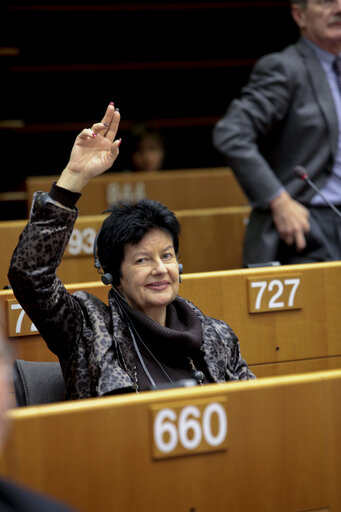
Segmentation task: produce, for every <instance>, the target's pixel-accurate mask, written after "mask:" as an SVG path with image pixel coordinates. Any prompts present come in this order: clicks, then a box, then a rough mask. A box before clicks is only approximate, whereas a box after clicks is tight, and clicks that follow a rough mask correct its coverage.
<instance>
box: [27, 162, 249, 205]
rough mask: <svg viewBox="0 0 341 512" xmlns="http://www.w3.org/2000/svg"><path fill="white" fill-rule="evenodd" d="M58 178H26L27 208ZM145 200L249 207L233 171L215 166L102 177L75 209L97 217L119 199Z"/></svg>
mask: <svg viewBox="0 0 341 512" xmlns="http://www.w3.org/2000/svg"><path fill="white" fill-rule="evenodd" d="M57 178H58V177H57V176H36V177H35V176H32V177H29V178H27V179H26V190H27V196H28V208H29V209H30V206H31V201H32V196H33V193H34V192H35V191H37V190H43V191H46V192H48V191H49V190H50V187H51V184H52V182H53V181H55V180H56V179H57ZM144 197H148V198H149V199H156V200H157V201H161V203H164V204H165V205H166V206H168V208H170V209H171V210H185V209H193V208H216V207H220V206H241V205H246V204H248V201H247V199H246V197H245V195H244V193H243V191H242V189H241V188H240V186H239V184H238V182H237V180H236V178H235V177H234V174H233V173H232V171H231V170H230V169H229V168H228V167H218V168H212V169H185V170H179V171H159V172H148V173H107V174H103V175H102V176H98V177H97V178H94V179H93V180H92V181H91V183H89V184H88V185H87V186H86V187H85V189H84V190H83V193H82V197H81V199H80V200H79V202H78V203H77V206H78V208H79V211H80V213H81V215H96V214H99V213H102V212H103V211H104V210H106V209H107V208H108V207H109V206H110V205H111V204H113V203H114V202H116V201H118V200H122V199H124V200H138V199H142V198H144ZM28 211H29V210H28Z"/></svg>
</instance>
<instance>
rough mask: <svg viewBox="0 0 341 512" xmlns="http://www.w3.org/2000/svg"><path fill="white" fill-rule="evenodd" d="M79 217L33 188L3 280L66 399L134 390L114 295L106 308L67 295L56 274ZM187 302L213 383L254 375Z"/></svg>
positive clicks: (219, 328)
mask: <svg viewBox="0 0 341 512" xmlns="http://www.w3.org/2000/svg"><path fill="white" fill-rule="evenodd" d="M76 218H77V210H76V209H73V210H71V209H69V208H66V207H61V206H60V205H57V204H55V203H54V202H53V201H52V200H51V199H50V197H49V195H48V194H46V193H37V194H36V195H35V200H34V204H33V208H32V212H31V218H30V220H29V222H28V224H27V225H26V227H25V229H24V231H23V233H22V234H21V236H20V239H19V243H18V246H17V247H16V249H15V251H14V253H13V256H12V260H11V264H10V269H9V274H8V277H9V280H10V283H11V285H12V287H13V291H14V294H15V296H16V298H17V300H18V301H19V303H20V304H21V305H22V307H23V309H24V310H25V311H26V313H27V314H28V315H29V317H30V318H31V320H32V321H33V322H34V324H35V325H36V327H37V328H38V330H39V332H40V334H41V335H42V337H43V338H44V340H45V341H46V343H47V345H48V347H49V348H50V350H52V352H54V353H55V354H56V355H57V356H58V358H59V361H60V364H61V367H62V371H63V375H64V380H65V389H66V398H67V399H78V398H87V397H93V396H103V395H106V394H113V393H120V392H126V391H133V390H134V389H135V388H136V386H135V380H134V375H135V373H134V369H135V362H134V349H133V345H132V341H131V337H130V335H129V331H128V327H127V325H126V324H125V322H124V320H123V319H122V317H121V314H120V311H119V310H118V309H117V306H116V305H115V302H114V300H113V296H112V292H109V301H108V304H109V305H106V304H105V303H104V302H102V301H101V300H100V299H98V298H97V297H95V296H93V295H91V294H89V293H87V292H84V291H80V292H75V293H74V294H72V295H71V294H69V292H67V290H66V289H65V287H64V286H63V284H62V283H61V281H60V280H59V278H58V277H57V276H56V269H57V267H58V266H59V264H60V261H61V258H62V256H63V253H64V251H65V248H66V245H67V243H68V241H69V238H70V236H71V233H72V229H73V225H74V222H75V221H76ZM179 299H180V300H183V301H185V299H181V298H179ZM186 303H187V304H189V305H190V307H192V308H193V309H194V311H195V312H196V314H197V315H198V317H199V319H200V321H201V324H202V333H203V339H202V348H201V350H202V352H203V356H204V359H205V361H206V364H207V368H208V371H209V373H210V376H211V379H212V381H213V382H226V381H229V380H240V379H253V378H255V377H254V375H253V373H252V372H251V371H250V370H249V368H248V366H247V364H246V362H245V361H244V359H243V358H242V356H241V353H240V347H239V342H238V339H237V337H236V335H235V334H234V332H233V331H232V329H231V328H230V327H229V326H228V325H227V324H226V323H225V322H222V321H220V320H216V319H213V318H209V317H206V316H205V315H204V314H203V313H202V312H201V311H200V310H199V309H198V308H197V307H196V306H194V305H193V304H192V303H190V302H189V301H187V300H186Z"/></svg>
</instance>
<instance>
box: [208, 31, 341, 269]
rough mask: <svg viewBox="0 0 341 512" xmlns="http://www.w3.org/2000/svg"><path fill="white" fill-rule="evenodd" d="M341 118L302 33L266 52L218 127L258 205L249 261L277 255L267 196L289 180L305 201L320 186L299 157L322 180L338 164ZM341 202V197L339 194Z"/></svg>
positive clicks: (221, 143)
mask: <svg viewBox="0 0 341 512" xmlns="http://www.w3.org/2000/svg"><path fill="white" fill-rule="evenodd" d="M337 141H338V118H337V113H336V109H335V104H334V100H333V97H332V93H331V91H330V88H329V84H328V81H327V78H326V75H325V72H324V70H323V69H322V67H321V64H320V62H319V60H318V58H317V55H316V53H315V51H314V49H313V48H312V47H311V46H310V44H309V43H308V42H307V41H306V40H305V39H304V38H301V39H300V40H299V41H298V42H297V43H296V44H294V45H291V46H289V47H287V48H286V49H284V50H283V51H282V52H280V53H273V54H270V55H267V56H265V57H263V58H261V59H260V60H259V61H258V62H257V63H256V65H255V66H254V68H253V70H252V73H251V76H250V81H249V83H248V84H247V86H246V87H244V88H243V90H242V93H241V98H240V99H235V100H233V101H232V103H231V105H230V106H229V108H228V110H227V112H226V114H225V116H224V117H223V118H222V119H221V120H220V121H219V122H218V123H217V124H216V126H215V127H214V130H213V143H214V145H215V147H216V148H217V149H218V150H219V151H220V152H221V153H222V154H223V156H224V157H225V159H226V162H227V165H229V166H230V167H231V168H232V169H233V171H234V173H235V175H236V177H237V179H238V181H239V183H240V184H241V186H242V188H243V190H244V192H245V193H246V195H247V197H248V198H249V200H250V203H251V205H252V206H253V211H252V214H251V218H250V221H249V224H248V228H247V232H246V237H245V246H244V264H248V263H258V262H265V261H271V260H273V259H275V258H276V253H277V247H278V242H279V235H278V233H277V231H276V228H275V226H274V224H273V222H272V217H271V213H270V210H269V207H268V200H269V198H270V197H272V196H273V195H275V194H276V193H277V192H278V191H279V189H280V187H282V186H284V187H285V189H286V190H287V192H288V193H289V194H290V195H291V196H292V197H293V198H295V199H296V200H298V201H300V202H301V203H303V204H308V203H309V201H310V199H311V198H312V196H313V194H314V192H313V191H312V190H311V189H310V188H309V187H308V186H307V184H306V183H305V182H304V181H302V180H299V179H298V178H297V177H296V176H295V173H294V168H295V166H296V165H302V166H303V167H305V168H306V170H307V172H308V174H309V177H310V178H311V179H312V180H313V181H314V182H315V184H316V185H317V186H318V187H322V186H323V185H324V183H325V182H326V180H327V178H328V177H329V176H330V173H331V172H332V168H333V164H334V160H335V156H336V151H337ZM340 202H341V198H340Z"/></svg>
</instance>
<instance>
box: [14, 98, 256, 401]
mask: <svg viewBox="0 0 341 512" xmlns="http://www.w3.org/2000/svg"><path fill="white" fill-rule="evenodd" d="M119 120H120V114H119V112H118V110H117V109H115V106H114V104H112V103H111V104H110V105H109V106H108V108H107V110H106V112H105V115H104V117H103V119H102V121H101V122H100V123H96V124H94V125H93V126H92V127H91V129H85V130H83V131H82V132H81V133H80V135H78V137H77V138H76V141H75V143H74V146H73V149H72V152H71V156H70V160H69V162H68V164H67V166H66V168H65V169H64V170H63V172H62V174H61V176H60V178H59V179H58V181H57V183H55V184H53V186H52V188H51V190H50V192H49V193H42V192H37V193H36V194H35V198H34V203H33V207H32V212H31V217H30V220H29V222H28V224H27V226H26V227H25V229H24V231H23V233H22V235H21V237H20V240H19V243H18V246H17V248H16V249H15V251H14V254H13V257H12V261H11V264H10V269H9V279H10V283H11V285H12V287H13V291H14V293H15V296H16V298H17V299H18V301H19V302H20V304H21V305H22V307H23V309H24V310H25V311H26V312H27V314H28V315H29V317H30V318H31V320H32V321H33V322H34V324H35V325H36V327H37V329H38V330H39V332H40V334H41V335H42V337H43V338H44V340H45V341H46V343H47V345H48V346H49V348H50V349H51V350H52V351H53V352H54V353H55V354H56V355H57V356H58V358H59V361H60V364H61V368H62V371H63V375H64V380H65V390H66V398H67V399H77V398H86V397H92V396H103V395H108V394H115V393H123V392H131V391H136V392H137V391H145V390H150V389H158V388H160V387H165V386H173V385H179V384H180V385H181V384H188V383H194V382H196V383H200V384H206V383H214V382H216V383H218V382H226V381H229V380H239V379H252V378H254V375H253V374H252V372H251V371H250V370H249V368H248V366H247V364H246V362H245V361H244V360H243V358H242V356H241V354H240V347H239V342H238V339H237V337H236V335H235V334H234V332H233V331H232V329H231V328H230V327H229V326H228V325H227V324H226V323H225V322H222V321H219V320H216V319H213V318H209V317H206V316H205V315H204V314H203V313H202V312H201V311H200V310H199V309H198V308H197V307H196V306H195V305H193V304H192V303H191V302H189V301H187V300H185V299H183V298H181V297H180V296H178V288H179V280H180V271H181V268H180V265H179V263H178V253H179V234H180V225H179V222H178V220H177V218H176V216H175V215H174V213H173V212H171V211H170V210H169V209H168V208H166V207H165V206H164V205H162V204H161V203H159V202H157V201H152V200H148V199H144V200H141V201H138V202H137V203H132V202H126V203H122V202H121V203H118V204H115V205H113V206H112V208H111V209H110V214H109V216H108V217H107V218H106V219H105V221H104V223H103V226H102V228H101V230H100V232H99V234H98V237H97V239H96V242H95V248H94V252H95V260H96V261H95V264H96V266H97V267H99V268H100V269H102V270H101V271H102V273H103V277H102V280H103V282H105V284H110V285H111V286H110V291H109V295H108V305H106V304H105V303H104V302H102V301H101V300H99V299H98V298H97V297H95V296H93V295H91V294H89V293H86V292H76V293H74V294H72V295H71V294H69V293H68V292H67V290H66V289H65V287H64V286H63V284H62V283H61V281H60V280H59V279H58V277H57V275H56V271H57V268H58V265H59V263H60V261H61V258H62V256H63V253H64V250H65V248H66V245H67V243H68V241H69V238H70V236H71V233H72V230H73V226H74V223H75V221H76V218H77V208H76V207H75V205H76V202H77V200H78V198H79V197H80V195H81V191H82V189H83V188H84V186H85V185H86V184H87V183H88V182H89V181H90V180H91V179H92V178H93V177H95V176H98V175H100V174H102V173H103V172H105V171H106V170H107V169H109V168H110V167H111V166H112V165H113V163H114V161H115V160H116V158H117V156H118V154H119V146H120V140H115V137H116V134H117V130H118V126H119Z"/></svg>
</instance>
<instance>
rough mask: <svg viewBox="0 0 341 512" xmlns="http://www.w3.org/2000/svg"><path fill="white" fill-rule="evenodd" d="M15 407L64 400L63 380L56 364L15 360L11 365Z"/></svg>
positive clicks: (59, 368) (58, 365)
mask: <svg viewBox="0 0 341 512" xmlns="http://www.w3.org/2000/svg"><path fill="white" fill-rule="evenodd" d="M13 379H14V390H15V398H16V402H17V405H18V406H19V407H20V406H25V405H39V404H46V403H51V402H60V401H62V400H64V392H65V387H64V378H63V374H62V370H61V367H60V364H59V363H58V362H37V361H24V360H23V359H16V360H15V361H14V365H13Z"/></svg>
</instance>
